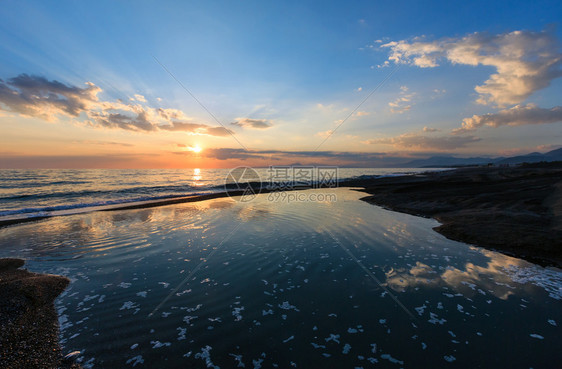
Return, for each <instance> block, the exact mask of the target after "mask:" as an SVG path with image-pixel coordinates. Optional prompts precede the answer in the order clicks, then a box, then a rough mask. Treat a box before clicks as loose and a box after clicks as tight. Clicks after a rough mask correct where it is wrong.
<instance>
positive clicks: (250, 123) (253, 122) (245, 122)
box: [230, 118, 273, 129]
mask: <svg viewBox="0 0 562 369" xmlns="http://www.w3.org/2000/svg"><path fill="white" fill-rule="evenodd" d="M230 124H232V125H235V126H238V127H243V128H254V129H266V128H271V127H272V126H273V124H272V123H271V121H270V120H268V119H250V118H239V119H238V120H237V121H236V122H232V123H230Z"/></svg>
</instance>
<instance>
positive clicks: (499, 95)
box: [381, 31, 562, 107]
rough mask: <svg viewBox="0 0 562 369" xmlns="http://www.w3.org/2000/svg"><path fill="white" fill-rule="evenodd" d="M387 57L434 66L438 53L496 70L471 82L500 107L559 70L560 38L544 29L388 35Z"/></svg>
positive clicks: (483, 101) (546, 83)
mask: <svg viewBox="0 0 562 369" xmlns="http://www.w3.org/2000/svg"><path fill="white" fill-rule="evenodd" d="M381 47H384V48H388V49H389V50H390V55H389V57H388V60H387V61H392V62H394V63H404V64H411V65H415V66H418V67H420V68H434V67H437V66H438V65H439V61H440V60H441V59H445V60H448V61H449V62H451V63H453V64H464V65H472V66H478V65H484V66H491V67H494V68H495V69H496V73H494V74H492V75H490V77H489V78H488V79H487V80H486V81H485V82H484V84H482V85H479V86H476V87H475V91H476V92H477V93H478V94H479V97H478V99H477V102H478V103H481V104H494V105H497V106H500V107H503V106H505V105H506V104H517V103H520V102H522V101H523V100H525V99H526V98H527V97H529V96H530V95H531V94H532V93H534V92H535V91H537V90H540V89H543V88H545V87H547V86H549V84H550V82H551V81H552V80H553V79H555V78H558V77H560V76H562V70H561V69H560V67H561V65H562V54H561V53H560V43H559V42H558V40H557V39H556V36H555V35H554V34H551V33H549V32H546V31H543V32H531V31H513V32H509V33H502V34H497V35H491V34H488V33H478V32H476V33H472V34H469V35H467V36H465V37H463V38H446V39H440V40H436V41H423V40H420V38H417V39H414V40H412V41H407V40H402V41H393V42H389V43H386V44H384V45H381Z"/></svg>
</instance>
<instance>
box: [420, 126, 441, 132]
mask: <svg viewBox="0 0 562 369" xmlns="http://www.w3.org/2000/svg"><path fill="white" fill-rule="evenodd" d="M423 131H424V132H428V133H431V132H438V131H439V130H438V129H437V128H431V127H427V126H426V127H423Z"/></svg>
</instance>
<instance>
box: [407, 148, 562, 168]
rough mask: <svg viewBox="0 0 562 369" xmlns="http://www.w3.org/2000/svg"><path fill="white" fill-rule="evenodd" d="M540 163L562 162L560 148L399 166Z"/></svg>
mask: <svg viewBox="0 0 562 369" xmlns="http://www.w3.org/2000/svg"><path fill="white" fill-rule="evenodd" d="M541 161H547V162H548V161H562V148H559V149H556V150H552V151H549V152H547V153H544V154H541V153H539V152H532V153H529V154H527V155H519V156H512V157H509V158H504V157H498V158H488V157H478V158H455V157H454V156H432V157H430V158H428V159H417V160H412V161H409V162H407V163H404V164H402V165H401V167H405V168H407V167H410V168H430V167H434V168H439V167H456V166H466V165H486V164H490V163H491V164H495V165H506V164H512V165H513V164H521V163H538V162H541Z"/></svg>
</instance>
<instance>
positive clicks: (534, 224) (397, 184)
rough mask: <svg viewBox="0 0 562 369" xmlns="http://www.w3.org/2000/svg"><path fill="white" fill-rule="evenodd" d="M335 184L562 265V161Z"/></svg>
mask: <svg viewBox="0 0 562 369" xmlns="http://www.w3.org/2000/svg"><path fill="white" fill-rule="evenodd" d="M254 185H255V186H257V185H258V183H255V184H254ZM338 187H346V188H354V189H355V190H357V191H362V192H365V193H367V194H368V195H369V196H365V197H363V198H361V200H363V201H365V202H368V203H371V204H374V205H377V206H381V207H383V208H385V209H387V210H392V211H397V212H401V213H407V214H411V215H415V216H421V217H425V218H434V219H436V220H437V221H439V222H440V223H441V225H440V226H438V227H435V228H434V230H435V231H436V232H438V233H440V234H442V235H444V236H445V237H447V238H449V239H451V240H454V241H459V242H464V243H467V244H472V245H475V246H479V247H483V248H486V249H490V250H493V251H498V252H501V253H504V254H506V255H509V256H513V257H517V258H521V259H525V260H527V261H530V262H533V263H536V264H539V265H542V266H556V267H558V268H562V242H561V241H560V240H562V163H552V164H547V165H541V164H532V165H527V166H521V167H506V168H502V167H467V168H456V169H453V170H446V171H433V172H432V171H427V172H423V173H418V174H407V175H397V176H383V177H375V178H356V179H350V180H345V181H342V182H340V183H339V184H338ZM357 188H361V189H357ZM306 189H308V188H293V189H290V190H285V191H296V190H306ZM270 192H274V190H270V189H267V188H262V189H261V191H260V192H259V193H260V194H264V193H270ZM244 194H245V193H244V191H241V190H237V191H229V192H228V193H227V192H216V193H211V194H203V195H193V196H183V197H178V198H170V199H161V200H150V201H143V202H137V203H125V204H118V205H111V206H103V207H99V208H89V209H85V210H84V211H82V212H78V213H77V212H65V211H62V212H60V213H51V214H49V215H45V216H36V217H27V218H26V217H21V218H13V219H7V220H1V219H0V228H2V227H6V226H10V225H16V224H22V223H27V222H33V221H40V220H45V219H49V218H53V217H56V216H66V215H75V214H85V213H90V212H95V211H120V210H134V209H146V208H152V207H159V206H166V205H175V204H182V203H188V202H198V201H205V200H210V199H216V198H225V197H236V196H242V195H244Z"/></svg>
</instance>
